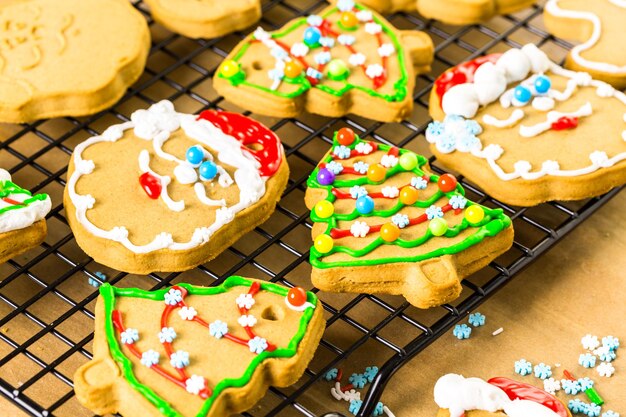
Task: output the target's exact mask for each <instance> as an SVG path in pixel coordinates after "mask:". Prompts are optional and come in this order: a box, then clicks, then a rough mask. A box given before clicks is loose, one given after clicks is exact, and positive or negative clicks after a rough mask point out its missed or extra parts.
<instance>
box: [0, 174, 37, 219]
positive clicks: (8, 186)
mask: <svg viewBox="0 0 626 417" xmlns="http://www.w3.org/2000/svg"><path fill="white" fill-rule="evenodd" d="M12 194H25V195H28V196H31V197H30V198H27V199H25V200H24V201H23V202H22V204H15V205H12V206H7V207H3V208H1V209H0V215H2V214H4V213H6V212H7V211H11V210H18V209H21V208H23V207H24V206H28V205H29V204H30V203H33V202H35V201H43V200H45V199H47V198H48V195H47V194H35V195H34V196H33V195H32V194H31V192H30V191H28V190H25V189H23V188H22V187H20V186H19V185H17V184H15V183H14V182H12V181H9V180H5V181H0V199H3V198H6V197H9V196H10V195H12Z"/></svg>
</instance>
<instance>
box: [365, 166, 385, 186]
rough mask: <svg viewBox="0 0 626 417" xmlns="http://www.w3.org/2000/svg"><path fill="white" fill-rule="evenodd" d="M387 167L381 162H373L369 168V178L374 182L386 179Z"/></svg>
mask: <svg viewBox="0 0 626 417" xmlns="http://www.w3.org/2000/svg"><path fill="white" fill-rule="evenodd" d="M386 175H387V169H385V167H384V166H382V165H381V164H372V165H370V167H369V168H368V170H367V179H368V180H370V181H372V182H380V181H382V180H384V179H385V176H386Z"/></svg>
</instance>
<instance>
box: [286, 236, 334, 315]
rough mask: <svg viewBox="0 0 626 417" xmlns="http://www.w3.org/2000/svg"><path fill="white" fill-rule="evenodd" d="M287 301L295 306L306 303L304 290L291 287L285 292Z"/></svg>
mask: <svg viewBox="0 0 626 417" xmlns="http://www.w3.org/2000/svg"><path fill="white" fill-rule="evenodd" d="M324 236H326V235H324ZM287 301H289V304H291V305H292V306H295V307H300V306H303V305H304V303H306V291H305V290H304V288H302V287H293V288H291V289H289V292H288V293H287Z"/></svg>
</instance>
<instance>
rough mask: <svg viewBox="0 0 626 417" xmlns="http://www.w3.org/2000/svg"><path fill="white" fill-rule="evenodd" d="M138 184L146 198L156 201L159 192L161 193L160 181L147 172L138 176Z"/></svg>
mask: <svg viewBox="0 0 626 417" xmlns="http://www.w3.org/2000/svg"><path fill="white" fill-rule="evenodd" d="M139 184H141V188H143V190H144V191H145V192H146V194H147V195H148V197H150V198H151V199H153V200H156V199H158V198H159V196H160V195H161V191H163V185H162V184H161V180H160V179H159V178H157V177H155V176H154V175H152V174H151V173H149V172H144V173H143V174H141V175H140V176H139Z"/></svg>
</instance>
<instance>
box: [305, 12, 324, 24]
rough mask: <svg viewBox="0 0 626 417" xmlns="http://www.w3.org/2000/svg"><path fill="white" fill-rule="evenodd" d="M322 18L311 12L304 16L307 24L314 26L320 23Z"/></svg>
mask: <svg viewBox="0 0 626 417" xmlns="http://www.w3.org/2000/svg"><path fill="white" fill-rule="evenodd" d="M323 20H324V19H322V17H321V16H318V15H316V14H312V15H310V16H309V17H307V18H306V22H307V23H308V24H309V26H315V27H317V26H319V25H321V24H322V21H323Z"/></svg>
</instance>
